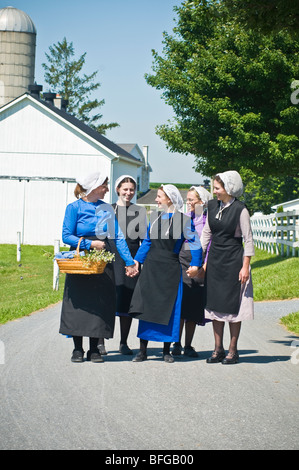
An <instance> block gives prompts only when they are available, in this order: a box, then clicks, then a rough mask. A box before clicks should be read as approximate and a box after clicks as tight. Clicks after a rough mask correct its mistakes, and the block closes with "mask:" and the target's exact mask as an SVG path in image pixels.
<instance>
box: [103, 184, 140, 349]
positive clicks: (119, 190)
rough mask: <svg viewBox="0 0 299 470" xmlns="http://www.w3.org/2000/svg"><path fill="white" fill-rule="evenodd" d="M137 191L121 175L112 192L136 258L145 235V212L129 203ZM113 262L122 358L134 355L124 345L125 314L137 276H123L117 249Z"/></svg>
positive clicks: (128, 325) (128, 322) (127, 319)
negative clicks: (116, 196)
mask: <svg viewBox="0 0 299 470" xmlns="http://www.w3.org/2000/svg"><path fill="white" fill-rule="evenodd" d="M136 189H137V183H136V180H135V179H134V178H133V177H132V176H130V175H122V176H120V177H119V178H118V179H117V180H116V182H115V192H116V194H117V195H118V200H117V202H116V203H114V204H112V207H113V209H114V212H115V215H116V218H117V220H118V223H119V226H120V229H121V231H122V233H123V234H124V237H125V239H126V242H127V245H128V247H129V250H130V253H131V255H132V257H133V258H134V256H135V255H136V253H137V251H138V248H139V247H140V244H141V242H142V240H143V239H144V238H145V236H146V229H147V222H146V209H145V208H144V207H142V206H138V205H136V204H133V203H132V202H131V201H132V199H133V197H134V196H135V193H136ZM112 251H113V253H115V262H114V263H113V268H114V275H115V284H116V316H117V317H119V324H120V345H119V352H120V353H121V354H124V355H132V354H133V352H132V350H131V349H130V348H129V346H128V344H127V340H128V335H129V332H130V328H131V324H132V317H131V316H130V315H129V314H128V311H129V307H130V302H131V298H132V295H133V291H134V288H135V285H136V282H137V279H138V277H128V276H126V274H125V262H124V260H123V259H122V257H121V256H120V254H119V253H118V251H117V249H116V247H115V246H114V247H113V249H112ZM99 350H100V352H101V354H107V352H106V348H105V343H104V338H101V339H100V341H99Z"/></svg>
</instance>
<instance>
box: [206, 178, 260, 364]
mask: <svg viewBox="0 0 299 470" xmlns="http://www.w3.org/2000/svg"><path fill="white" fill-rule="evenodd" d="M242 192H243V184H242V179H241V177H240V175H239V173H238V172H236V171H226V172H224V173H219V174H217V175H216V176H215V178H214V194H216V196H217V199H213V200H212V201H209V203H208V218H207V222H206V224H205V226H204V229H203V232H202V236H201V243H202V249H203V252H205V250H206V248H207V246H208V244H209V242H210V240H211V245H210V249H209V256H208V261H207V266H206V276H205V294H206V304H205V318H206V319H210V320H212V321H213V331H214V338H215V349H214V352H213V354H212V356H211V357H210V358H208V359H207V362H208V363H215V362H222V364H236V363H237V362H238V361H239V355H238V349H237V344H238V338H239V334H240V329H241V322H242V321H243V320H247V319H253V288H252V280H251V273H250V259H251V256H254V244H253V238H252V230H251V224H250V215H249V212H248V210H247V208H246V206H245V205H244V204H243V203H242V202H240V201H239V200H238V199H237V198H238V197H239V196H241V194H242ZM243 243H244V248H243ZM225 322H229V328H230V345H229V349H228V354H227V355H226V353H225V350H224V347H223V332H224V324H225Z"/></svg>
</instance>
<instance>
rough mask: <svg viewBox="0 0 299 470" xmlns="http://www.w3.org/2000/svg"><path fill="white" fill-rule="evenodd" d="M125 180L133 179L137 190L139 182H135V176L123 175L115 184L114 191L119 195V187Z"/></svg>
mask: <svg viewBox="0 0 299 470" xmlns="http://www.w3.org/2000/svg"><path fill="white" fill-rule="evenodd" d="M125 178H131V179H132V180H133V181H134V182H135V185H136V189H137V181H136V180H135V178H133V176H131V175H121V176H120V177H119V178H117V180H116V181H115V184H114V190H115V192H116V193H117V187H118V186H119V183H120V182H121V181H122V180H124V179H125Z"/></svg>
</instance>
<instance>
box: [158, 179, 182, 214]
mask: <svg viewBox="0 0 299 470" xmlns="http://www.w3.org/2000/svg"><path fill="white" fill-rule="evenodd" d="M161 186H162V188H163V191H164V192H165V194H167V196H168V197H169V199H170V200H171V202H172V204H173V205H174V208H175V209H176V210H177V211H179V210H180V209H182V207H183V205H184V201H183V198H182V196H181V193H180V192H179V190H178V188H176V187H175V186H174V185H173V184H161Z"/></svg>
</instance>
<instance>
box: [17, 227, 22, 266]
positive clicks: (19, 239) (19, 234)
mask: <svg viewBox="0 0 299 470" xmlns="http://www.w3.org/2000/svg"><path fill="white" fill-rule="evenodd" d="M20 261H21V232H17V262H18V263H19V262H20Z"/></svg>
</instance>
